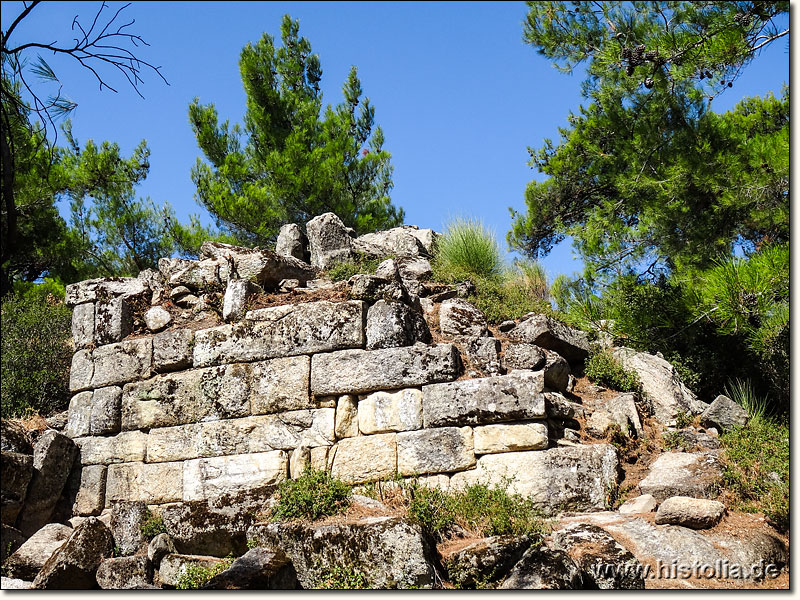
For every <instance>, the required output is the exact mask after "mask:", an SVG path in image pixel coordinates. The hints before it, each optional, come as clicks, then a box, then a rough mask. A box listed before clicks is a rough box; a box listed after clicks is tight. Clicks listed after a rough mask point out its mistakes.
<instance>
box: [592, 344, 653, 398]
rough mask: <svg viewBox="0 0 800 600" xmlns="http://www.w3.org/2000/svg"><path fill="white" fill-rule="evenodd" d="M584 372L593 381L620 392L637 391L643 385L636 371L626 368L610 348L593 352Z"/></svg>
mask: <svg viewBox="0 0 800 600" xmlns="http://www.w3.org/2000/svg"><path fill="white" fill-rule="evenodd" d="M584 372H585V374H586V377H588V378H589V379H590V380H591V381H594V382H595V383H598V384H600V385H603V386H605V387H608V388H611V389H612V390H617V391H620V392H636V391H638V390H639V388H640V386H641V384H640V382H639V376H638V375H637V374H636V372H635V371H629V370H627V369H625V368H624V367H623V366H622V365H621V364H620V362H619V361H618V360H617V359H616V358H614V356H613V355H612V354H611V352H609V351H608V350H600V351H595V352H592V353H591V354H590V355H589V358H588V360H587V361H586V368H585V371H584Z"/></svg>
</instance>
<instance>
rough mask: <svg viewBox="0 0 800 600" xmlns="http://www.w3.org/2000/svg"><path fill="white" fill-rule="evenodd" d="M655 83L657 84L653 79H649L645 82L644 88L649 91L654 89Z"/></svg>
mask: <svg viewBox="0 0 800 600" xmlns="http://www.w3.org/2000/svg"><path fill="white" fill-rule="evenodd" d="M654 83H655V82H654V81H653V78H652V77H648V78H647V79H645V80H644V87H646V88H647V89H648V90H649V89H651V88H652V87H653V84H654Z"/></svg>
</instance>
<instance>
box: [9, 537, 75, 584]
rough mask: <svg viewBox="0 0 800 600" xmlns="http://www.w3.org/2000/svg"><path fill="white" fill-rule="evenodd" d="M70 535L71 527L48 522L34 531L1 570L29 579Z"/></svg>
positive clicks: (13, 575)
mask: <svg viewBox="0 0 800 600" xmlns="http://www.w3.org/2000/svg"><path fill="white" fill-rule="evenodd" d="M70 535H72V527H70V526H69V525H62V524H61V523H49V524H47V525H45V526H44V527H42V528H41V529H39V530H38V531H36V532H35V533H34V534H33V535H32V536H31V537H30V538H29V539H28V540H27V541H25V542H24V543H23V544H22V545H21V546H20V547H19V548H17V550H16V551H15V552H14V553H13V554H12V555H11V556H10V557H9V559H8V560H7V561H6V562H5V563H4V564H3V572H4V573H5V572H8V574H9V575H10V576H11V577H17V578H19V579H25V580H28V581H31V580H32V579H33V578H34V577H36V574H37V573H38V572H39V571H40V570H41V568H42V567H43V566H44V564H45V563H46V562H47V560H48V559H49V558H50V557H51V556H52V555H53V553H55V551H56V550H58V549H59V548H61V546H63V545H64V543H65V542H66V541H67V538H69V536H70Z"/></svg>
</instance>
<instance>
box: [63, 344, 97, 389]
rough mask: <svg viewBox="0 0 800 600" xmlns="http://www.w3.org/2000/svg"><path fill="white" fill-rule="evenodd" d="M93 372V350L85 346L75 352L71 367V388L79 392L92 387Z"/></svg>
mask: <svg viewBox="0 0 800 600" xmlns="http://www.w3.org/2000/svg"><path fill="white" fill-rule="evenodd" d="M93 373H94V363H93V362H92V351H91V350H88V349H85V348H84V349H83V350H78V351H77V352H75V354H73V355H72V366H71V367H70V369H69V390H70V391H71V392H79V391H82V390H86V389H89V388H91V387H92V374H93Z"/></svg>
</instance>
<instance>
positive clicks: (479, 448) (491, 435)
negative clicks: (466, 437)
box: [473, 421, 548, 454]
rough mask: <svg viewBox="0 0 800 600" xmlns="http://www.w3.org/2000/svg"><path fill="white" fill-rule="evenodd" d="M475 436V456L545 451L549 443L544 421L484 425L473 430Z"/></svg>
mask: <svg viewBox="0 0 800 600" xmlns="http://www.w3.org/2000/svg"><path fill="white" fill-rule="evenodd" d="M473 436H474V440H475V454H495V453H497V452H518V451H521V450H543V449H544V448H547V442H548V439H547V424H546V423H544V422H542V421H532V422H529V423H501V424H497V425H483V426H481V427H476V428H475V429H474V430H473Z"/></svg>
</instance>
